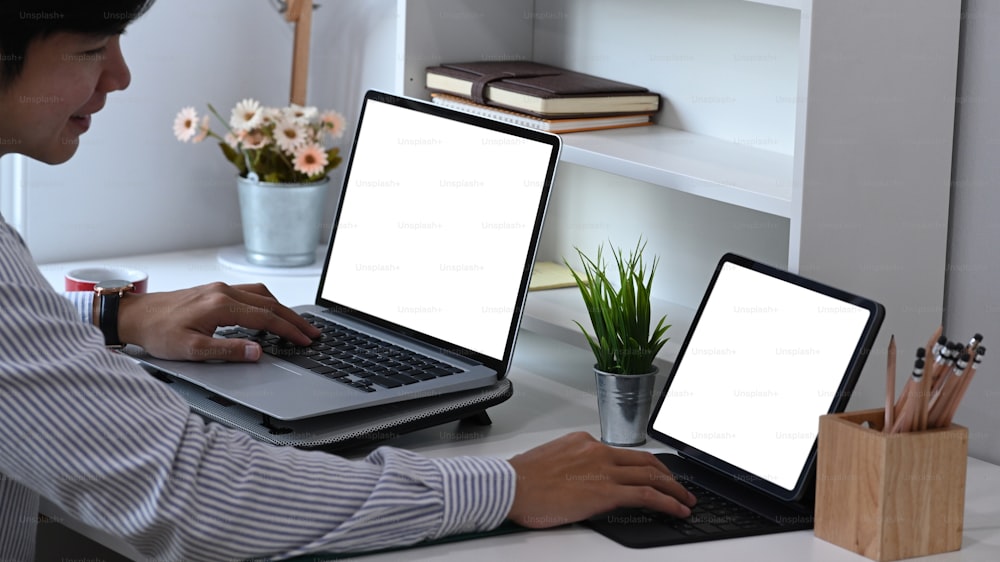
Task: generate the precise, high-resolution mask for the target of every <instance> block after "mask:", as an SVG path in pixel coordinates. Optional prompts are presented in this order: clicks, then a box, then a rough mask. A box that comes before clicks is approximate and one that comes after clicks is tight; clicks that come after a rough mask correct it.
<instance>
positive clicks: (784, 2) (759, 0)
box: [745, 0, 808, 10]
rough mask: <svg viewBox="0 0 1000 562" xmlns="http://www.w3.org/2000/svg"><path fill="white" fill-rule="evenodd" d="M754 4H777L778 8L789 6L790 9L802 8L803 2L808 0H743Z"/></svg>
mask: <svg viewBox="0 0 1000 562" xmlns="http://www.w3.org/2000/svg"><path fill="white" fill-rule="evenodd" d="M745 1H746V2H752V3H754V4H764V5H766V6H777V7H778V8H789V9H791V10H802V5H803V3H805V2H807V1H808V0H745Z"/></svg>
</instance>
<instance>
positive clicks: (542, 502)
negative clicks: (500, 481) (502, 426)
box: [507, 432, 696, 528]
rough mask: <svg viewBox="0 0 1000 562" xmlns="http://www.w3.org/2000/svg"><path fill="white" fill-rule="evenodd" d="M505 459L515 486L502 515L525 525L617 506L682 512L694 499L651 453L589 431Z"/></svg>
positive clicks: (536, 525) (563, 521)
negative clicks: (607, 442)
mask: <svg viewBox="0 0 1000 562" xmlns="http://www.w3.org/2000/svg"><path fill="white" fill-rule="evenodd" d="M510 464H511V465H512V466H513V467H514V470H515V471H516V472H517V491H516V493H515V496H514V503H513V505H512V506H511V509H510V512H509V513H508V515H507V518H508V519H510V520H511V521H513V522H515V523H517V524H519V525H523V526H525V527H531V528H543V527H555V526H558V525H564V524H567V523H572V522H576V521H580V520H583V519H586V518H588V517H590V516H592V515H597V514H598V513H603V512H605V511H610V510H612V509H616V508H619V507H642V508H648V509H654V510H656V511H662V512H664V513H667V514H670V515H674V516H676V517H687V516H689V515H691V509H690V508H691V507H692V506H694V504H695V503H696V499H695V497H694V495H693V494H692V493H691V492H689V491H687V490H686V489H685V488H684V487H683V486H682V485H681V484H680V483H679V482H677V480H676V479H674V476H673V474H671V472H670V470H668V469H667V467H665V466H663V463H661V462H660V461H659V460H657V458H656V457H655V456H654V455H653V454H652V453H648V452H644V451H634V450H628V449H619V448H615V447H611V446H608V445H605V444H603V443H601V442H599V441H598V440H596V439H594V437H593V436H591V435H590V434H589V433H583V432H578V433H571V434H569V435H566V436H563V437H560V438H559V439H556V440H554V441H550V442H548V443H545V444H543V445H540V446H538V447H535V448H534V449H531V450H529V451H527V452H525V453H522V454H520V455H517V456H515V457H513V458H511V459H510Z"/></svg>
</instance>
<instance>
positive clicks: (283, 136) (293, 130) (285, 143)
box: [274, 116, 309, 154]
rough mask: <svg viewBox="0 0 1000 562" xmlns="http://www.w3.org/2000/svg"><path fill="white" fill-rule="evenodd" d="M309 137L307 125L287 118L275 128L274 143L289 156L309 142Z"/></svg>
mask: <svg viewBox="0 0 1000 562" xmlns="http://www.w3.org/2000/svg"><path fill="white" fill-rule="evenodd" d="M307 135H308V132H307V131H306V127H305V125H303V124H302V123H299V122H298V121H296V120H295V119H293V118H290V117H287V116H286V117H284V118H282V119H281V121H278V123H277V124H275V126H274V142H275V143H277V145H278V146H279V147H281V149H282V150H284V151H285V152H288V153H289V154H292V153H294V152H295V149H297V148H299V147H300V146H302V145H303V144H305V143H306V141H308V140H309V139H308V138H307Z"/></svg>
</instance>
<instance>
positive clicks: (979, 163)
mask: <svg viewBox="0 0 1000 562" xmlns="http://www.w3.org/2000/svg"><path fill="white" fill-rule="evenodd" d="M964 9H965V18H964V20H963V25H964V29H963V33H962V43H961V60H960V63H959V64H960V66H959V79H958V97H957V101H958V103H957V104H956V107H957V113H956V129H955V133H956V134H955V151H954V152H955V158H954V162H955V164H954V176H953V178H954V181H953V188H952V200H951V219H950V223H951V235H950V244H949V260H948V261H949V265H948V271H947V295H946V298H945V315H944V316H945V330H946V333H947V334H948V335H950V336H951V337H953V338H959V337H961V338H963V339H967V338H969V337H971V336H972V334H974V333H975V332H981V333H982V334H983V335H984V340H983V345H985V346H986V347H987V349H988V350H990V351H989V353H987V355H986V358H985V359H984V366H983V368H982V369H980V372H979V373H978V374H977V375H976V378H975V379H974V381H973V383H972V386H970V387H969V392H968V394H967V395H966V398H965V400H964V401H963V403H962V406H961V408H960V409H959V411H958V414H957V416H956V421H957V422H958V423H961V424H963V425H966V426H968V428H969V434H970V445H969V446H970V453H971V454H972V455H973V456H976V457H979V458H982V459H985V460H989V461H991V462H995V463H1000V407H998V404H997V402H998V400H1000V370H998V367H997V365H998V361H1000V360H998V359H997V357H995V356H996V355H1000V251H998V250H997V244H998V242H1000V221H998V220H997V219H996V218H995V217H993V213H994V212H997V211H1000V189H998V187H1000V185H998V179H1000V2H997V1H996V0H966V1H965V4H964ZM991 348H992V349H991Z"/></svg>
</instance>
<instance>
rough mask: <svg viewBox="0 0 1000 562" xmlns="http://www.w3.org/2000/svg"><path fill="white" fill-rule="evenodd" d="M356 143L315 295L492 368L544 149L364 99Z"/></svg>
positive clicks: (509, 310)
mask: <svg viewBox="0 0 1000 562" xmlns="http://www.w3.org/2000/svg"><path fill="white" fill-rule="evenodd" d="M358 135H359V136H358V138H357V142H356V145H355V148H354V156H353V158H354V160H353V162H352V164H351V170H350V177H349V179H348V183H347V185H346V186H345V196H344V200H343V202H342V208H341V211H340V217H339V220H338V223H337V228H336V231H335V235H334V243H333V247H332V249H331V250H330V251H331V255H330V258H329V265H328V269H327V271H326V277H325V278H324V282H323V290H322V293H321V295H320V296H321V297H322V298H324V299H327V300H329V301H332V302H336V303H338V304H342V305H345V306H348V307H350V308H353V309H356V310H359V311H361V312H364V313H367V314H370V315H372V316H374V317H377V318H380V319H382V320H386V321H389V322H393V323H395V324H398V325H400V326H403V327H405V328H408V329H411V330H415V331H417V332H421V333H424V334H427V335H430V336H432V337H436V338H439V339H441V340H443V341H447V342H451V343H453V344H457V345H461V346H463V347H466V348H468V349H470V350H473V351H476V352H478V353H482V354H484V355H486V356H489V357H493V358H498V359H499V358H502V357H503V355H504V346H505V343H506V341H507V336H508V333H509V331H510V329H511V317H512V315H513V314H514V313H515V304H516V302H517V298H518V292H519V288H520V282H521V277H522V273H523V272H524V268H525V263H524V262H525V255H526V248H528V246H529V244H530V243H531V234H532V229H533V228H534V227H535V221H536V215H537V214H538V201H539V197H540V194H541V192H542V190H543V189H544V185H545V178H546V174H547V172H548V170H549V159H550V154H551V151H552V147H551V146H550V145H548V144H545V143H542V142H535V141H531V140H528V139H525V138H520V137H516V136H513V135H508V134H505V133H502V132H499V131H492V130H488V129H485V128H482V127H476V126H473V125H469V124H466V123H462V122H459V121H455V120H450V119H445V118H440V117H436V116H434V115H431V114H428V113H423V112H418V111H407V110H406V109H404V108H400V107H395V106H392V105H388V104H385V103H382V102H379V101H376V100H369V101H368V103H367V106H366V108H365V115H364V124H363V127H362V128H361V130H360V131H359V133H358ZM388 162H391V163H392V165H391V167H390V166H387V165H386V163H388ZM387 295H391V298H387Z"/></svg>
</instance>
